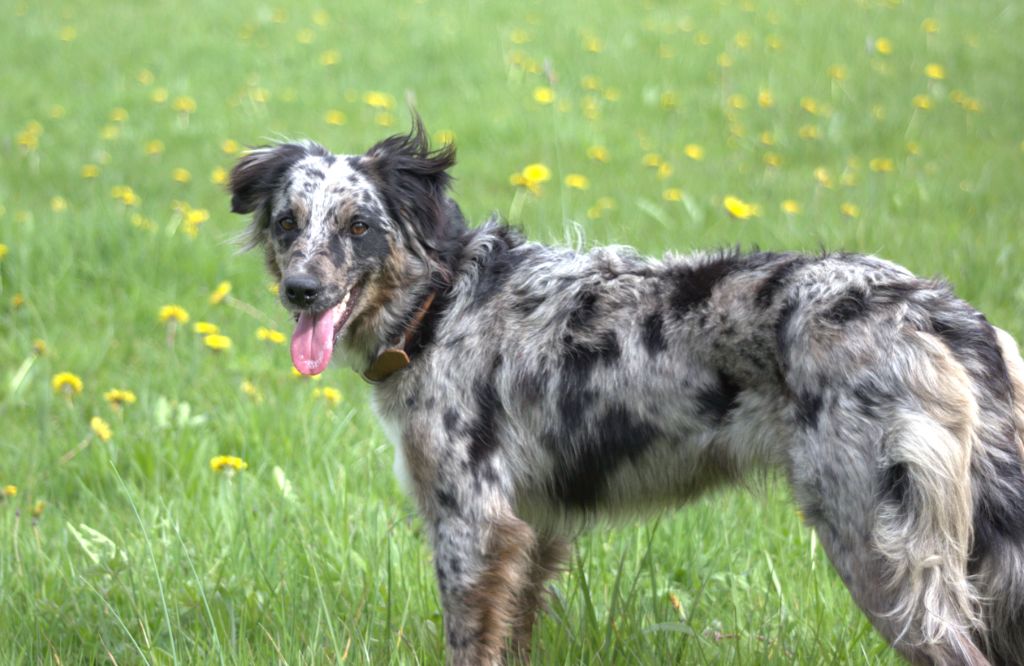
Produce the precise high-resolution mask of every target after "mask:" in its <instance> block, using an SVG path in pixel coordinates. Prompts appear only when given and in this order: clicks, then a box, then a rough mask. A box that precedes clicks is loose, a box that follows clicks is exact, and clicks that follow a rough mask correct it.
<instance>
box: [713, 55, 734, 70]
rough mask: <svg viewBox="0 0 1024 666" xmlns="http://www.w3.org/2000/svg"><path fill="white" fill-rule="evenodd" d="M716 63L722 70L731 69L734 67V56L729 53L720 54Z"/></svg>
mask: <svg viewBox="0 0 1024 666" xmlns="http://www.w3.org/2000/svg"><path fill="white" fill-rule="evenodd" d="M715 61H716V62H717V63H718V66H719V67H721V68H722V69H729V68H730V67H732V56H731V55H729V54H728V53H724V52H723V53H719V54H718V57H717V58H715Z"/></svg>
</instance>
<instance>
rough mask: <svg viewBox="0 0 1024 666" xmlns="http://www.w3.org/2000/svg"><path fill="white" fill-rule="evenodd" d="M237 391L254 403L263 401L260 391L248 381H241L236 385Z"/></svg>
mask: <svg viewBox="0 0 1024 666" xmlns="http://www.w3.org/2000/svg"><path fill="white" fill-rule="evenodd" d="M238 389H239V390H240V391H241V392H242V393H244V394H246V395H247V396H249V397H250V398H252V399H253V400H255V401H256V402H260V401H262V400H263V395H262V394H261V393H260V390H259V389H258V388H256V385H255V384H253V383H252V382H250V381H249V380H248V379H243V380H242V383H241V384H239V385H238Z"/></svg>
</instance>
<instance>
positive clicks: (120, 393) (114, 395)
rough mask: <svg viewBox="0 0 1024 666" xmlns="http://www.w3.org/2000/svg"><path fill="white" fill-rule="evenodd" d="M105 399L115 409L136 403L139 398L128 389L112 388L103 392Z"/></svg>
mask: <svg viewBox="0 0 1024 666" xmlns="http://www.w3.org/2000/svg"><path fill="white" fill-rule="evenodd" d="M103 399H104V400H106V401H107V402H108V403H110V406H111V407H113V408H114V409H120V408H121V407H123V406H124V405H134V404H135V401H136V400H137V398H136V397H135V394H134V393H133V392H131V391H129V390H128V389H110V390H109V391H107V392H106V393H104V394H103Z"/></svg>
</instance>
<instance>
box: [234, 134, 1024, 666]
mask: <svg viewBox="0 0 1024 666" xmlns="http://www.w3.org/2000/svg"><path fill="white" fill-rule="evenodd" d="M454 159H455V154H454V149H453V148H451V147H450V146H447V147H444V148H442V149H440V150H436V151H431V150H430V149H429V147H428V145H427V139H426V134H425V132H424V130H423V128H422V126H421V124H420V122H419V120H418V119H416V120H415V126H414V128H413V131H412V132H411V133H410V134H409V135H406V136H395V137H391V138H389V139H386V140H384V141H382V142H381V143H379V144H377V145H375V146H374V147H372V148H371V149H370V150H369V151H368V152H367V153H366V154H364V155H357V156H345V155H334V154H332V153H331V152H329V151H328V150H326V149H325V148H323V147H321V146H319V145H317V144H314V143H311V142H302V143H285V144H279V145H275V146H270V147H266V148H261V149H258V150H254V151H252V152H250V153H249V154H247V155H246V156H245V157H243V158H242V159H241V160H240V161H239V163H238V164H237V166H236V167H235V168H234V170H233V172H232V174H231V181H230V189H231V194H232V208H233V210H234V211H235V212H237V213H251V214H252V216H253V218H252V224H251V226H250V227H249V229H248V232H247V241H248V243H249V244H250V245H252V246H263V247H264V249H265V252H266V259H267V263H268V266H269V269H270V271H271V273H273V274H274V276H275V277H276V278H277V279H279V280H280V281H281V285H282V289H281V294H282V302H283V304H284V306H285V307H286V308H288V309H289V310H291V311H292V312H293V313H295V314H296V316H298V314H299V313H300V312H303V311H305V312H307V316H308V313H310V312H311V313H319V312H323V311H327V310H328V309H330V308H332V307H334V306H336V305H337V304H339V303H340V302H342V301H343V300H344V299H345V298H346V297H347V298H348V299H349V301H350V303H349V304H348V306H347V307H348V308H350V309H351V316H348V317H347V318H345V319H344V321H343V322H342V323H341V324H339V326H340V329H339V330H337V331H336V350H335V351H336V356H337V355H341V356H343V358H344V362H345V363H346V364H347V365H349V366H350V367H352V368H353V369H355V370H356V371H360V372H362V371H364V370H366V368H367V367H368V366H369V365H370V364H371V363H372V362H373V360H374V359H375V357H376V356H377V354H378V353H379V352H380V351H381V349H382V348H384V347H386V346H388V345H392V344H394V341H395V340H396V339H402V336H403V332H404V331H405V330H406V327H408V326H412V325H413V324H412V322H414V321H418V319H417V318H416V313H417V312H418V311H419V308H420V306H421V304H422V303H423V302H424V299H425V297H426V295H427V294H429V293H431V292H434V293H435V294H436V299H435V300H434V302H433V304H432V305H431V307H430V309H429V311H428V312H427V314H426V316H425V317H424V318H423V320H422V321H421V322H418V323H417V324H416V325H415V331H414V334H413V335H412V338H411V341H410V342H409V345H408V347H407V351H408V352H409V354H410V356H411V358H412V362H411V364H410V365H409V366H408V367H407V368H405V369H404V370H401V371H400V372H398V373H396V374H394V375H392V376H390V377H389V378H387V379H385V380H384V381H382V382H380V383H379V384H377V385H375V386H374V391H373V393H374V403H375V407H376V410H377V412H378V413H379V416H380V418H381V419H382V421H383V422H384V424H385V426H386V429H387V430H388V432H389V433H391V434H393V436H394V439H395V445H396V449H397V459H396V466H397V468H398V470H399V473H400V476H403V477H405V480H406V483H407V484H408V487H409V490H410V492H411V494H412V495H413V497H414V498H415V501H416V503H417V505H418V507H419V510H420V512H421V514H422V516H423V519H424V522H425V525H426V527H427V530H428V532H429V534H430V538H431V542H432V544H433V549H434V564H435V567H436V570H437V579H438V585H439V588H440V593H441V599H442V602H443V605H444V617H445V633H446V640H447V645H448V659H449V663H452V664H498V663H501V662H502V660H503V659H504V657H505V653H506V651H507V649H508V648H510V647H511V648H512V649H513V650H515V651H516V652H518V653H519V654H520V655H521V656H525V655H527V654H528V650H529V644H530V631H531V628H532V625H533V622H534V618H535V615H536V613H537V610H538V608H539V606H540V605H541V603H542V598H543V590H544V584H545V581H546V580H547V579H549V578H550V577H551V576H553V575H555V574H556V573H557V572H558V570H559V568H560V566H561V565H562V563H563V562H564V561H565V559H566V556H567V552H568V544H569V541H570V540H571V538H572V536H573V535H574V534H576V533H577V532H578V530H579V529H580V528H582V527H585V526H586V525H588V524H590V523H592V522H593V521H594V520H595V519H598V518H600V517H602V516H615V515H626V516H628V515H633V514H638V513H641V512H644V511H646V510H649V509H654V508H659V507H665V506H674V505H678V504H681V503H683V502H685V501H686V500H688V499H690V498H693V497H695V496H696V495H698V494H699V493H701V492H702V491H704V490H706V489H708V488H711V487H714V486H716V485H719V484H721V483H727V482H730V481H735V480H737V479H739V478H740V477H742V476H743V475H744V474H746V473H747V472H749V471H750V470H752V469H757V468H776V469H779V470H781V471H782V472H783V473H784V474H785V475H786V477H787V478H788V479H789V482H790V484H791V485H792V488H793V494H794V496H795V498H796V501H797V503H798V504H799V507H800V509H801V510H802V511H803V513H804V515H805V516H806V520H807V522H808V523H809V524H810V525H811V526H813V528H814V529H815V530H817V532H818V534H819V536H820V539H821V542H822V544H823V545H824V548H825V550H826V551H827V553H828V555H829V557H830V558H831V561H832V563H833V565H834V566H835V567H836V569H837V571H838V572H839V574H840V576H841V577H842V579H843V581H844V582H845V583H846V586H847V587H848V588H849V590H850V593H851V594H852V595H853V598H854V599H855V600H856V602H857V604H858V605H859V606H860V608H861V609H862V610H863V611H864V613H865V614H866V615H867V616H868V617H869V618H870V619H871V621H872V622H873V623H874V625H875V627H876V628H877V629H878V631H879V632H880V633H881V634H882V635H883V636H884V637H885V638H886V640H888V641H889V642H890V643H891V644H892V645H893V647H894V648H895V649H896V650H898V651H899V652H900V653H901V654H902V655H903V656H904V657H906V658H907V659H908V660H910V661H912V662H914V663H921V664H926V663H930V664H952V663H964V664H988V663H996V664H1020V663H1024V463H1022V460H1024V441H1022V435H1024V363H1022V361H1021V357H1020V354H1019V353H1018V350H1017V347H1016V345H1015V343H1014V341H1013V339H1012V338H1011V337H1010V336H1009V335H1008V334H1006V333H1005V332H1003V331H1000V330H999V329H996V328H994V327H993V326H991V325H990V324H989V323H988V322H987V321H986V319H985V317H984V316H982V315H981V314H979V313H978V312H977V311H976V310H974V309H973V308H972V307H971V306H969V305H968V304H967V303H965V302H963V301H961V300H959V299H957V298H956V297H955V296H954V295H953V292H952V290H951V289H950V287H949V286H948V285H946V284H945V283H942V282H938V281H934V280H926V279H920V278H917V277H915V276H914V275H912V274H911V273H910V272H908V271H907V270H906V269H904V268H901V267H899V266H896V265H894V264H892V263H889V262H886V261H883V260H881V259H877V258H875V257H870V256H860V255H850V254H824V255H820V256H805V255H801V254H790V253H768V252H754V253H748V254H743V253H739V252H719V253H710V254H705V253H698V254H695V255H691V256H677V255H674V254H669V255H666V256H665V257H664V258H663V259H661V260H657V259H652V258H647V257H643V256H640V255H638V254H637V253H635V252H634V251H633V250H631V249H629V248H625V247H600V248H596V249H593V250H591V251H589V252H586V253H580V252H576V251H573V250H569V249H564V248H552V247H546V246H544V245H540V244H537V243H530V242H527V241H526V240H525V239H524V238H523V237H522V236H520V234H518V233H517V232H515V231H513V230H511V229H509V228H507V227H505V226H503V225H502V224H500V223H499V222H497V221H489V222H487V223H485V224H484V225H483V226H481V227H479V228H475V229H474V228H468V227H467V225H466V224H465V222H464V221H463V219H462V216H461V214H460V212H459V209H458V207H457V206H456V205H455V203H454V202H452V200H451V199H450V198H449V197H448V193H447V186H448V183H449V176H448V170H449V169H450V167H451V166H452V165H453V164H454Z"/></svg>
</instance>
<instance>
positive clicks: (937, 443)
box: [789, 335, 989, 664]
mask: <svg viewBox="0 0 1024 666" xmlns="http://www.w3.org/2000/svg"><path fill="white" fill-rule="evenodd" d="M902 351H903V353H906V354H908V355H912V356H913V358H912V360H911V362H908V363H907V365H906V366H905V367H907V368H910V369H912V375H911V376H904V377H899V376H895V375H893V374H890V375H889V376H888V378H886V377H885V376H884V375H883V374H882V371H879V372H878V373H876V374H875V375H874V377H873V378H872V380H870V381H872V382H873V383H871V384H870V388H869V389H866V388H865V385H861V386H859V387H858V388H857V389H847V388H834V389H832V391H833V393H831V394H828V395H826V396H825V397H824V398H823V400H822V403H821V406H820V408H819V413H818V414H816V418H814V419H812V420H809V422H808V423H807V424H806V427H805V429H804V430H803V432H802V433H801V434H800V435H799V436H798V442H797V444H796V445H795V446H794V447H793V449H792V450H791V459H790V466H789V467H790V468H789V474H790V478H791V481H792V484H793V491H794V495H795V497H796V499H797V501H798V503H799V504H800V506H801V508H802V509H803V511H804V514H805V516H806V518H807V521H808V522H809V523H810V524H811V525H812V526H813V527H814V528H815V529H816V530H817V531H818V534H819V536H820V538H821V542H822V545H823V546H824V548H825V550H826V552H827V553H828V555H829V558H830V559H831V560H832V563H833V564H834V566H835V567H836V569H837V571H838V572H839V575H840V576H841V577H842V579H843V581H844V583H845V584H846V585H847V587H848V588H849V589H850V592H851V594H852V595H853V598H854V600H855V601H856V602H857V604H858V605H859V606H860V607H861V609H862V610H863V611H864V612H865V613H866V614H867V616H868V617H869V618H870V619H871V621H872V623H873V624H874V625H875V627H876V628H877V629H878V630H879V632H880V633H881V634H882V635H883V636H884V637H885V638H886V640H888V641H889V642H890V643H891V644H892V645H893V647H894V648H895V649H897V650H898V651H899V652H901V653H902V654H903V655H904V656H905V657H906V658H907V659H908V660H910V661H911V662H913V663H922V664H988V663H989V662H988V661H987V659H986V658H985V657H984V655H983V653H982V651H981V650H980V649H979V646H978V645H977V644H976V643H975V641H974V639H973V638H972V636H973V635H974V634H975V632H977V630H978V629H979V626H980V624H979V616H978V611H979V608H978V606H979V603H978V598H977V594H976V592H975V590H974V589H973V587H972V585H971V584H970V582H969V580H968V576H967V571H968V556H969V551H970V543H971V516H972V495H971V482H970V461H971V451H972V447H973V446H974V431H975V430H974V426H975V424H976V422H977V405H976V403H975V401H974V398H973V396H972V393H971V388H970V382H969V379H968V377H967V376H966V374H965V372H964V370H963V368H962V367H961V366H960V365H959V364H958V363H956V362H955V361H954V360H953V359H952V357H951V356H950V354H949V352H948V351H947V350H946V349H945V348H944V347H943V346H942V345H941V344H940V343H939V342H938V341H936V340H934V338H930V337H928V336H923V335H922V336H921V339H919V340H914V345H913V349H910V350H902Z"/></svg>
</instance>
